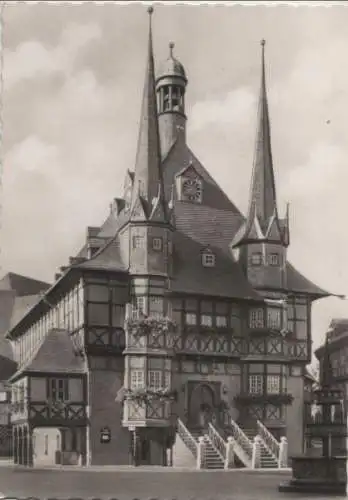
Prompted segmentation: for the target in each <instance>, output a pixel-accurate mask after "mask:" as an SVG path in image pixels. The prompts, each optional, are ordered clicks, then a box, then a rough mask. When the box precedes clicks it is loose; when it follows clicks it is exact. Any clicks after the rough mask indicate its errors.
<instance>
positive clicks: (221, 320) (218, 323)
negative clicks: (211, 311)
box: [215, 316, 227, 328]
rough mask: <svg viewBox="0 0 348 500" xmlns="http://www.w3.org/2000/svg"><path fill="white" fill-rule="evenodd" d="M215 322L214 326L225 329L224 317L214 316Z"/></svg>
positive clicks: (225, 318)
mask: <svg viewBox="0 0 348 500" xmlns="http://www.w3.org/2000/svg"><path fill="white" fill-rule="evenodd" d="M215 322H216V326H217V327H218V328H226V327H227V317H226V316H216V318H215Z"/></svg>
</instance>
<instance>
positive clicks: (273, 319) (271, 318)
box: [267, 307, 282, 330]
mask: <svg viewBox="0 0 348 500" xmlns="http://www.w3.org/2000/svg"><path fill="white" fill-rule="evenodd" d="M281 324H282V309H281V308H279V307H269V308H268V309H267V326H268V328H271V329H272V330H280V329H281Z"/></svg>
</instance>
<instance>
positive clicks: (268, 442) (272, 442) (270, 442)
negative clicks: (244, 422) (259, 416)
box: [257, 420, 280, 461]
mask: <svg viewBox="0 0 348 500" xmlns="http://www.w3.org/2000/svg"><path fill="white" fill-rule="evenodd" d="M257 431H258V434H259V436H260V437H261V439H262V441H263V442H264V444H265V446H266V448H267V449H268V451H269V452H271V453H272V455H273V457H274V458H275V459H276V460H277V461H279V452H280V444H279V443H278V441H277V440H276V438H275V437H274V436H273V434H271V433H270V432H269V430H268V429H267V427H265V426H264V425H263V423H262V422H260V420H258V421H257Z"/></svg>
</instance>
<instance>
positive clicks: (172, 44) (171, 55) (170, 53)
mask: <svg viewBox="0 0 348 500" xmlns="http://www.w3.org/2000/svg"><path fill="white" fill-rule="evenodd" d="M174 47H175V43H174V42H170V43H169V55H170V57H173V49H174Z"/></svg>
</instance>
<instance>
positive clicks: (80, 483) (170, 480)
mask: <svg viewBox="0 0 348 500" xmlns="http://www.w3.org/2000/svg"><path fill="white" fill-rule="evenodd" d="M97 472H98V474H97ZM289 475H290V474H289V473H288V472H287V473H285V472H279V471H277V472H269V471H260V472H255V471H184V470H182V471H175V470H170V471H168V469H167V470H165V469H157V468H153V469H142V468H138V469H135V470H134V469H130V468H124V469H123V470H122V469H115V468H114V469H112V468H105V469H104V468H95V469H93V470H76V469H75V470H71V471H67V470H50V469H45V470H42V469H41V470H38V469H27V470H25V469H19V468H14V467H0V491H1V492H2V493H3V494H4V495H6V496H12V497H14V498H16V497H17V498H25V497H30V496H31V497H36V498H40V499H44V498H52V499H53V498H56V499H59V498H61V499H63V498H64V499H67V498H74V499H75V500H76V499H77V498H83V499H92V498H94V499H97V498H98V499H103V500H104V499H105V500H107V499H118V500H133V499H138V500H143V499H144V500H150V499H159V500H172V499H177V500H186V499H187V500H193V499H197V500H198V499H199V500H213V499H216V500H223V499H224V500H273V499H279V498H284V500H286V499H292V498H296V499H297V500H305V499H306V498H310V497H305V496H301V495H296V494H282V493H279V492H278V489H277V486H278V484H279V483H280V482H282V481H284V480H286V479H287V478H288V477H289ZM312 498H313V497H312ZM326 498H328V497H327V496H326ZM344 498H345V497H344ZM336 500H338V497H336Z"/></svg>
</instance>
